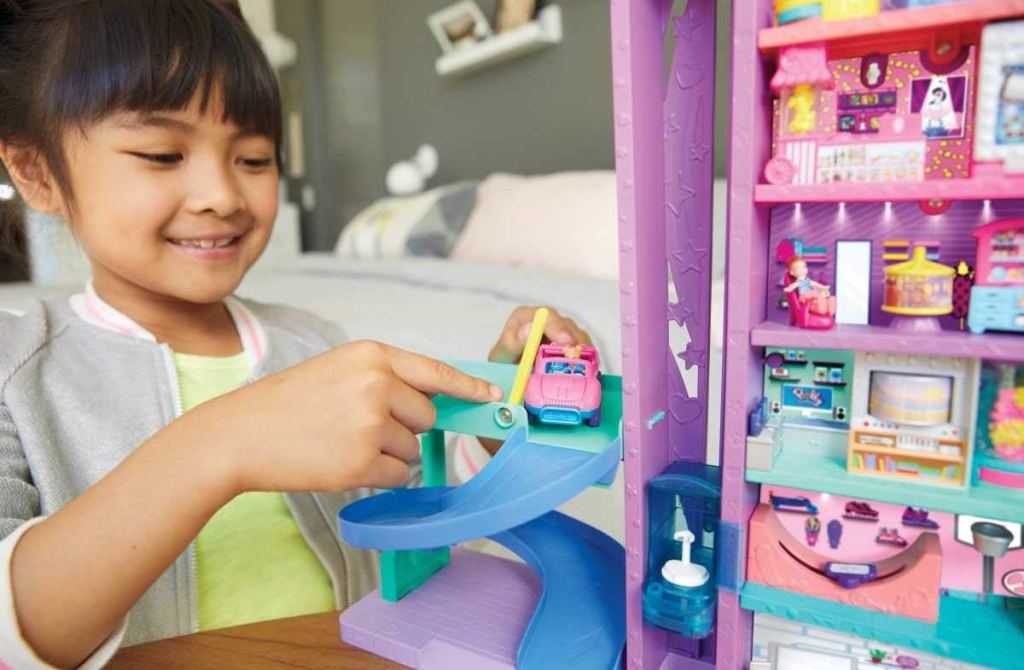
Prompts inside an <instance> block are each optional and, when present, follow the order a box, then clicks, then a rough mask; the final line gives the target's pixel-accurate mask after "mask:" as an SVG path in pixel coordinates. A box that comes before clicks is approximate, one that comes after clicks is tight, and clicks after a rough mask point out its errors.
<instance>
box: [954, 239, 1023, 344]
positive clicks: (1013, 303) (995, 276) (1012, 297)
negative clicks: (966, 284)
mask: <svg viewBox="0 0 1024 670" xmlns="http://www.w3.org/2000/svg"><path fill="white" fill-rule="evenodd" d="M974 237H975V239H977V241H978V259H977V263H976V266H975V270H974V287H973V288H972V289H971V305H970V312H969V314H968V317H967V325H968V327H969V328H970V329H971V332H972V333H983V332H985V331H987V330H1006V331H1014V332H1024V219H1006V220H1003V221H993V222H992V223H989V224H986V225H984V226H979V227H978V228H976V229H975V230H974Z"/></svg>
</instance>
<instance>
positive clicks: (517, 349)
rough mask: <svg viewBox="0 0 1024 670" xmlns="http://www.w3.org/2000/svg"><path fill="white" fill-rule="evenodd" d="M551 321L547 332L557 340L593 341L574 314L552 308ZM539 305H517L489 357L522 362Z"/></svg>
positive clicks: (548, 323) (489, 358) (498, 361)
mask: <svg viewBox="0 0 1024 670" xmlns="http://www.w3.org/2000/svg"><path fill="white" fill-rule="evenodd" d="M548 309H549V310H550V314H549V315H548V322H547V325H546V326H545V327H544V336H545V337H546V338H547V339H548V340H550V341H551V342H554V343H555V344H566V345H574V344H585V345H593V342H592V341H591V339H590V334H589V333H588V332H587V331H585V330H583V329H582V328H580V327H579V326H578V325H576V322H575V321H573V320H572V319H570V318H567V317H564V316H562V315H561V314H559V313H558V311H557V310H555V309H553V308H550V307H549V308H548ZM536 311H537V308H536V307H516V308H515V309H514V310H512V314H511V315H510V316H509V317H508V321H506V322H505V326H504V328H502V330H501V335H499V336H498V341H497V342H496V343H495V344H494V346H493V347H491V353H490V354H489V355H488V356H487V360H489V361H490V362H492V363H518V362H519V359H520V358H522V357H523V349H524V348H525V347H526V338H527V336H529V334H530V325H531V324H532V323H533V313H534V312H536Z"/></svg>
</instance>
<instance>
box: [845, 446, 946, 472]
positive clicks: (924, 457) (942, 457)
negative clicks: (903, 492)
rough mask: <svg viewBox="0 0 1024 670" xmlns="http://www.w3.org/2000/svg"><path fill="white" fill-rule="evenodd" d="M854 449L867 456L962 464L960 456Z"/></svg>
mask: <svg viewBox="0 0 1024 670" xmlns="http://www.w3.org/2000/svg"><path fill="white" fill-rule="evenodd" d="M854 449H855V450H856V451H864V452H867V453H869V454H882V455H885V456H904V457H906V458H920V459H922V460H928V461H938V462H942V463H956V464H963V462H964V459H963V457H962V456H948V455H946V454H940V453H938V452H930V451H911V450H909V449H894V448H892V447H869V446H865V445H863V444H858V445H857V446H856V447H855V448H854ZM864 472H873V470H868V469H865V470H864ZM886 476H890V477H891V476H898V473H888V474H887V475H886Z"/></svg>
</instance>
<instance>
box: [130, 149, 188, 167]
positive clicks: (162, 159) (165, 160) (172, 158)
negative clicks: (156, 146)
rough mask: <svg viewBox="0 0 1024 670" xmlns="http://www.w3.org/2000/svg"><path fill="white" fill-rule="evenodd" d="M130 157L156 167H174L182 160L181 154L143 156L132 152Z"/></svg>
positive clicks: (143, 154)
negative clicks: (156, 165) (154, 164)
mask: <svg viewBox="0 0 1024 670" xmlns="http://www.w3.org/2000/svg"><path fill="white" fill-rule="evenodd" d="M132 155H133V156H135V157H136V158H141V159H142V160H144V161H149V162H150V163H156V164H158V165H174V164H175V163H179V162H181V160H182V155H181V154H145V153H140V152H134V151H133V152H132Z"/></svg>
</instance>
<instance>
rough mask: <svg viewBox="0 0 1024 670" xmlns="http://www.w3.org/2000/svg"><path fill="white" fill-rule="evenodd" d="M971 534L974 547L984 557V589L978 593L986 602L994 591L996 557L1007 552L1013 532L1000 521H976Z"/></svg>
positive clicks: (980, 598) (979, 600) (979, 597)
mask: <svg viewBox="0 0 1024 670" xmlns="http://www.w3.org/2000/svg"><path fill="white" fill-rule="evenodd" d="M971 535H973V539H974V548H975V549H977V550H978V553H979V554H981V555H982V557H983V563H982V590H981V593H979V594H978V602H981V603H984V602H985V601H986V600H987V599H988V594H990V593H992V582H993V579H992V578H993V571H994V570H995V559H997V558H1002V556H1003V555H1004V554H1006V550H1007V549H1009V547H1010V543H1011V542H1012V541H1013V533H1011V532H1010V531H1009V530H1008V529H1007V528H1006V527H1005V526H1003V525H1001V524H998V523H993V522H991V521H976V522H974V523H972V524H971Z"/></svg>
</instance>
